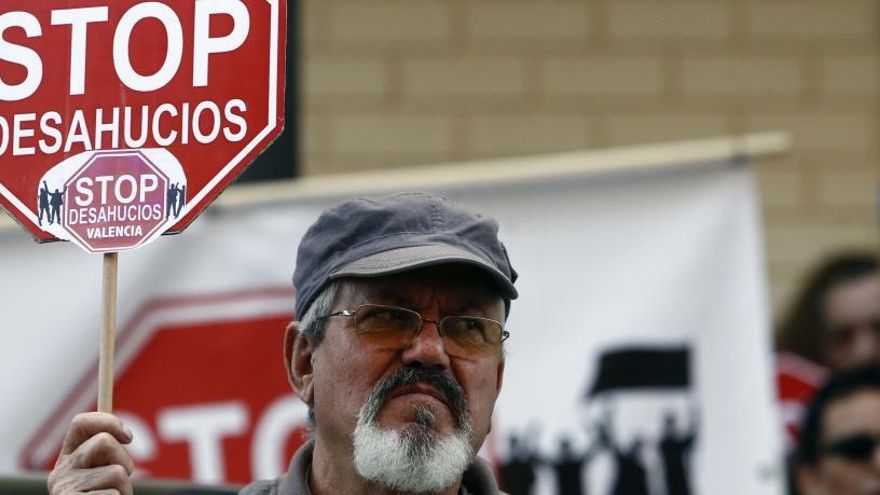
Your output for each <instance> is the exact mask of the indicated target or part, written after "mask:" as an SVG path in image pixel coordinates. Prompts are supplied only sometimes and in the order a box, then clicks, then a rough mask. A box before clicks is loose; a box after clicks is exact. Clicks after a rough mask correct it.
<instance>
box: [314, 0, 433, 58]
mask: <svg viewBox="0 0 880 495" xmlns="http://www.w3.org/2000/svg"><path fill="white" fill-rule="evenodd" d="M330 15H331V18H330V35H329V38H330V40H331V41H332V42H343V43H346V42H357V43H379V44H388V43H401V42H412V43H432V44H438V43H445V42H447V41H448V39H449V37H450V18H449V17H450V13H449V5H448V4H447V3H446V2H442V1H427V0H411V1H406V2H398V1H377V2H334V3H333V4H332V9H331V14H330ZM401 47H405V45H401Z"/></svg>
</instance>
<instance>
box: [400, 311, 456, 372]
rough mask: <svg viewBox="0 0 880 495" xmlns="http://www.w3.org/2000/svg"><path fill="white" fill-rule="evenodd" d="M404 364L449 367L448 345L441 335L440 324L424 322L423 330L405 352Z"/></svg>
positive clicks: (432, 321) (431, 321) (429, 321)
mask: <svg viewBox="0 0 880 495" xmlns="http://www.w3.org/2000/svg"><path fill="white" fill-rule="evenodd" d="M403 362H404V364H416V363H419V364H422V365H423V366H440V367H442V368H444V369H445V368H448V367H449V355H448V354H446V345H445V344H444V343H443V337H442V336H441V335H440V327H439V326H438V322H436V321H434V320H424V321H423V322H422V329H421V331H419V332H418V333H417V334H416V335H415V336H414V337H413V340H412V343H411V344H410V345H409V347H407V348H406V349H404V350H403Z"/></svg>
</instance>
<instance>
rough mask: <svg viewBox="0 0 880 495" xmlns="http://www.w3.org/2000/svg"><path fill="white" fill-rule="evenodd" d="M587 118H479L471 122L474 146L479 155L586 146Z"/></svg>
mask: <svg viewBox="0 0 880 495" xmlns="http://www.w3.org/2000/svg"><path fill="white" fill-rule="evenodd" d="M588 132H589V131H588V122H587V117H572V116H548V115H541V116H535V115H517V116H485V117H476V118H474V119H473V120H472V121H471V125H470V135H469V138H470V145H471V149H472V150H473V152H474V153H475V156H476V157H487V156H514V155H521V154H528V153H542V152H553V151H570V150H578V149H584V148H586V147H587V146H588V145H589V143H588Z"/></svg>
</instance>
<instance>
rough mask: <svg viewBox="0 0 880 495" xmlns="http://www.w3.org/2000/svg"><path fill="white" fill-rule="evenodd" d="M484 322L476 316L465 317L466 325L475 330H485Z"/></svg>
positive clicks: (467, 327)
mask: <svg viewBox="0 0 880 495" xmlns="http://www.w3.org/2000/svg"><path fill="white" fill-rule="evenodd" d="M483 326H484V325H483V322H482V320H478V319H476V318H464V327H465V328H466V329H468V330H470V331H473V332H482V331H483Z"/></svg>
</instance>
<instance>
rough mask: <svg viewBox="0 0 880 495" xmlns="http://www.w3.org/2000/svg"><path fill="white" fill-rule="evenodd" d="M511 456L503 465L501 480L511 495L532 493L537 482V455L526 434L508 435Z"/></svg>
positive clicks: (528, 494)
mask: <svg viewBox="0 0 880 495" xmlns="http://www.w3.org/2000/svg"><path fill="white" fill-rule="evenodd" d="M508 442H509V443H508V445H509V447H510V448H509V456H508V458H507V461H506V462H505V463H504V464H502V465H501V482H502V484H503V485H504V490H505V491H506V492H507V493H509V494H510V495H530V494H531V493H532V485H534V484H535V466H534V465H535V464H537V463H538V460H537V456H536V454H535V451H534V450H533V446H532V445H531V443H532V442H530V441H529V439H528V438H527V436H526V435H523V436H522V437H521V436H519V435H517V434H515V433H511V434H510V436H509V437H508Z"/></svg>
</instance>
